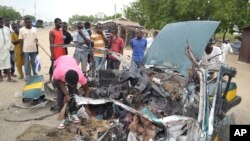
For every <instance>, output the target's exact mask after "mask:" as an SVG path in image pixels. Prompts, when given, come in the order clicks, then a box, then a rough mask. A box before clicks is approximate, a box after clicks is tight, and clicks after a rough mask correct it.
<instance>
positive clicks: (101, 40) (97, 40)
mask: <svg viewBox="0 0 250 141" xmlns="http://www.w3.org/2000/svg"><path fill="white" fill-rule="evenodd" d="M91 40H92V41H93V42H94V49H104V48H105V43H106V42H107V39H106V38H105V35H104V33H103V30H102V28H101V25H100V24H97V25H96V29H95V32H94V33H93V34H92V35H91ZM93 55H94V60H95V68H96V69H97V67H98V66H99V65H100V64H101V63H102V60H103V59H104V57H106V56H105V54H104V53H103V52H100V51H94V52H93ZM103 68H104V64H102V66H101V69H103Z"/></svg>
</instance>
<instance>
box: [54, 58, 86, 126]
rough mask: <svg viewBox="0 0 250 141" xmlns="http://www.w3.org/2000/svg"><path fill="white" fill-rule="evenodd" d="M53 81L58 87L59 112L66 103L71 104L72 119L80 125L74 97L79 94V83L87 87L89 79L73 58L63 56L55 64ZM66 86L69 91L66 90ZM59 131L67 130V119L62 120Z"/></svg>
mask: <svg viewBox="0 0 250 141" xmlns="http://www.w3.org/2000/svg"><path fill="white" fill-rule="evenodd" d="M53 80H54V81H55V83H56V87H57V103H58V106H59V111H61V110H62V107H63V105H64V102H65V103H69V104H68V105H69V113H70V118H71V119H72V120H73V122H74V123H79V122H80V120H79V118H78V117H77V115H76V112H77V111H76V110H77V109H76V103H75V102H74V100H73V95H74V94H78V91H77V83H78V82H79V83H80V84H81V85H82V86H84V87H85V86H86V83H87V79H86V78H85V77H84V75H83V73H82V71H81V68H80V67H79V66H78V65H77V62H76V60H75V59H74V58H73V57H71V56H67V55H64V56H61V57H59V58H58V59H56V61H55V62H54V71H53ZM66 86H67V88H68V90H67V89H66ZM60 120H61V121H60V124H59V126H58V127H57V128H58V129H64V128H65V121H66V120H65V119H60Z"/></svg>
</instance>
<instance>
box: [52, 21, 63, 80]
mask: <svg viewBox="0 0 250 141" xmlns="http://www.w3.org/2000/svg"><path fill="white" fill-rule="evenodd" d="M54 24H55V28H54V29H52V30H51V31H50V32H49V41H50V53H51V58H50V59H51V66H50V69H49V74H50V80H51V78H52V74H53V62H54V61H55V60H56V59H57V58H59V57H60V56H62V55H66V51H65V48H63V47H62V45H63V44H64V40H63V33H62V31H61V30H60V28H62V20H61V19H59V18H56V19H55V20H54Z"/></svg>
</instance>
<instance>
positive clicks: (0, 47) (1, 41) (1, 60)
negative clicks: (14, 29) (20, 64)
mask: <svg viewBox="0 0 250 141" xmlns="http://www.w3.org/2000/svg"><path fill="white" fill-rule="evenodd" d="M10 46H11V41H10V32H9V29H8V27H6V26H4V25H3V18H2V17H0V54H1V55H0V82H2V81H3V76H2V70H6V73H7V76H8V80H7V81H8V82H16V81H15V80H13V79H11V72H10V68H11V63H10V52H9V50H10Z"/></svg>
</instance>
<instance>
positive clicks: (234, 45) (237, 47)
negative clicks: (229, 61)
mask: <svg viewBox="0 0 250 141" xmlns="http://www.w3.org/2000/svg"><path fill="white" fill-rule="evenodd" d="M231 46H232V49H233V53H234V54H239V52H240V47H241V41H236V42H233V43H231Z"/></svg>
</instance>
